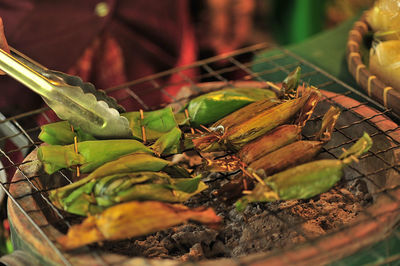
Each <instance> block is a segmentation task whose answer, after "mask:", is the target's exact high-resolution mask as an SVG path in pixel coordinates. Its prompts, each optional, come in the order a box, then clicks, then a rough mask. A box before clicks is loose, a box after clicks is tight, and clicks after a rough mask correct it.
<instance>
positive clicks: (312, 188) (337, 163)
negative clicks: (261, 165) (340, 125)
mask: <svg viewBox="0 0 400 266" xmlns="http://www.w3.org/2000/svg"><path fill="white" fill-rule="evenodd" d="M371 146H372V140H371V138H370V136H369V135H368V134H367V133H364V135H363V136H362V137H361V138H360V139H359V140H358V141H357V142H356V143H355V144H354V145H353V146H352V147H351V148H350V149H349V150H347V151H345V152H344V153H343V154H342V156H340V157H339V159H337V160H335V159H326V160H317V161H313V162H309V163H305V164H301V165H298V166H296V167H293V168H290V169H287V170H285V171H283V172H279V173H277V174H274V175H272V176H269V177H266V178H265V179H264V184H263V183H258V184H257V185H256V186H255V188H254V190H253V191H252V192H251V194H248V195H246V196H244V197H242V198H241V199H240V200H239V201H237V202H236V207H237V209H238V210H243V209H244V208H245V207H246V206H247V204H248V203H250V202H271V201H276V200H294V199H308V198H311V197H313V196H316V195H318V194H321V193H323V192H326V191H328V190H329V189H330V188H331V187H332V186H334V185H335V184H336V183H337V182H338V181H339V180H340V179H341V178H342V176H343V167H344V166H345V165H347V164H349V163H351V162H353V161H354V160H356V159H357V158H358V157H359V156H361V155H362V154H364V153H366V152H367V151H368V150H369V149H370V148H371Z"/></svg>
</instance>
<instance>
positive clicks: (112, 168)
mask: <svg viewBox="0 0 400 266" xmlns="http://www.w3.org/2000/svg"><path fill="white" fill-rule="evenodd" d="M169 164H170V162H169V161H167V160H164V159H161V158H157V157H154V156H152V155H150V154H147V153H132V154H129V155H125V156H122V157H120V158H118V159H116V160H114V161H110V162H108V163H105V164H103V165H102V166H100V167H99V168H97V169H96V170H94V171H93V172H92V173H90V174H89V175H88V176H86V177H84V178H82V179H80V180H78V181H76V182H74V183H71V184H69V185H66V186H63V187H60V188H57V189H54V190H52V191H50V194H49V196H50V199H51V200H52V201H53V202H54V203H55V205H56V206H58V207H60V208H62V204H59V205H57V202H60V203H61V202H62V200H63V198H65V197H67V196H68V195H69V194H71V193H72V192H73V191H74V190H75V189H77V188H79V187H81V186H83V185H85V184H87V183H89V182H90V181H91V180H95V179H100V178H102V177H106V176H110V175H115V174H129V173H134V172H149V171H150V172H159V171H161V170H163V169H164V168H169V167H171V166H170V165H169Z"/></svg>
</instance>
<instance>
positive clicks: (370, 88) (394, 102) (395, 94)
mask: <svg viewBox="0 0 400 266" xmlns="http://www.w3.org/2000/svg"><path fill="white" fill-rule="evenodd" d="M370 31H371V28H370V27H369V25H368V23H367V21H366V20H365V15H364V16H362V17H361V19H360V20H358V21H356V22H355V23H354V26H353V28H352V29H351V30H350V32H349V38H348V41H347V47H346V58H347V64H348V67H349V71H350V73H351V75H353V77H354V78H355V80H356V82H357V83H358V84H359V85H360V86H361V87H362V88H363V89H364V90H366V92H367V93H368V96H369V97H371V98H373V99H375V100H377V101H379V102H380V103H381V104H383V105H384V106H385V108H387V109H391V110H393V112H395V113H397V114H400V92H399V91H397V90H395V89H393V88H392V87H390V86H388V85H386V84H385V82H384V81H382V80H379V78H378V77H376V76H375V75H372V74H371V73H370V72H369V70H368V67H367V66H366V65H365V64H364V62H363V61H362V56H361V53H360V46H361V44H362V42H363V38H364V36H365V34H366V33H368V32H370Z"/></svg>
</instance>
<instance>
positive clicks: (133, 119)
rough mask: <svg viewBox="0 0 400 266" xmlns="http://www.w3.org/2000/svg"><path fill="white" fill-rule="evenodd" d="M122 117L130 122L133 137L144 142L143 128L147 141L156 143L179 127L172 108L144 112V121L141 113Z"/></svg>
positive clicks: (127, 114) (125, 114) (130, 113)
mask: <svg viewBox="0 0 400 266" xmlns="http://www.w3.org/2000/svg"><path fill="white" fill-rule="evenodd" d="M121 116H124V117H126V118H127V119H128V120H129V127H130V128H131V131H132V135H133V137H134V138H136V139H139V140H143V136H142V135H143V134H142V126H144V128H145V134H146V139H147V140H148V141H155V140H157V139H158V138H159V137H161V136H162V135H164V134H165V133H167V132H169V131H171V130H172V129H173V128H175V127H177V126H178V123H177V122H176V121H175V116H174V113H173V111H172V108H171V107H166V108H164V109H160V110H156V111H150V112H143V119H141V118H140V112H129V113H124V114H121Z"/></svg>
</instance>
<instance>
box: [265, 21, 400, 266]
mask: <svg viewBox="0 0 400 266" xmlns="http://www.w3.org/2000/svg"><path fill="white" fill-rule="evenodd" d="M358 18H359V16H356V17H354V18H352V19H350V20H348V21H346V22H344V23H342V24H340V25H339V26H337V27H336V28H333V29H330V30H327V31H324V32H322V33H319V34H317V35H314V36H313V37H311V38H309V39H307V40H305V41H303V42H301V43H299V44H294V45H289V46H286V47H284V48H285V49H287V50H289V51H291V52H292V53H294V54H296V55H298V56H300V57H302V58H303V59H305V60H306V61H308V62H310V63H312V64H314V65H315V66H317V67H319V68H321V69H322V70H324V71H326V72H328V73H329V74H331V75H333V76H334V77H336V78H338V79H339V80H341V81H343V82H345V83H346V84H348V85H350V86H351V87H353V88H355V89H357V90H359V91H363V89H362V88H361V87H360V86H358V85H357V83H356V82H355V79H354V78H353V76H351V74H350V73H349V71H348V68H347V62H346V57H345V53H346V42H347V38H348V33H349V31H350V30H351V28H352V26H353V24H354V22H355V21H357V20H358ZM273 53H274V51H273V50H272V51H271V50H270V51H267V52H266V54H273ZM266 54H264V55H261V56H265V55H266ZM332 265H400V229H399V228H398V229H397V230H395V231H394V233H393V234H392V235H390V236H389V237H387V238H386V239H385V240H383V241H381V242H379V243H375V244H374V245H372V246H370V247H368V248H366V249H363V250H361V251H359V252H357V253H356V254H353V255H351V256H349V257H347V258H344V259H340V260H338V261H336V262H334V263H332Z"/></svg>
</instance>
